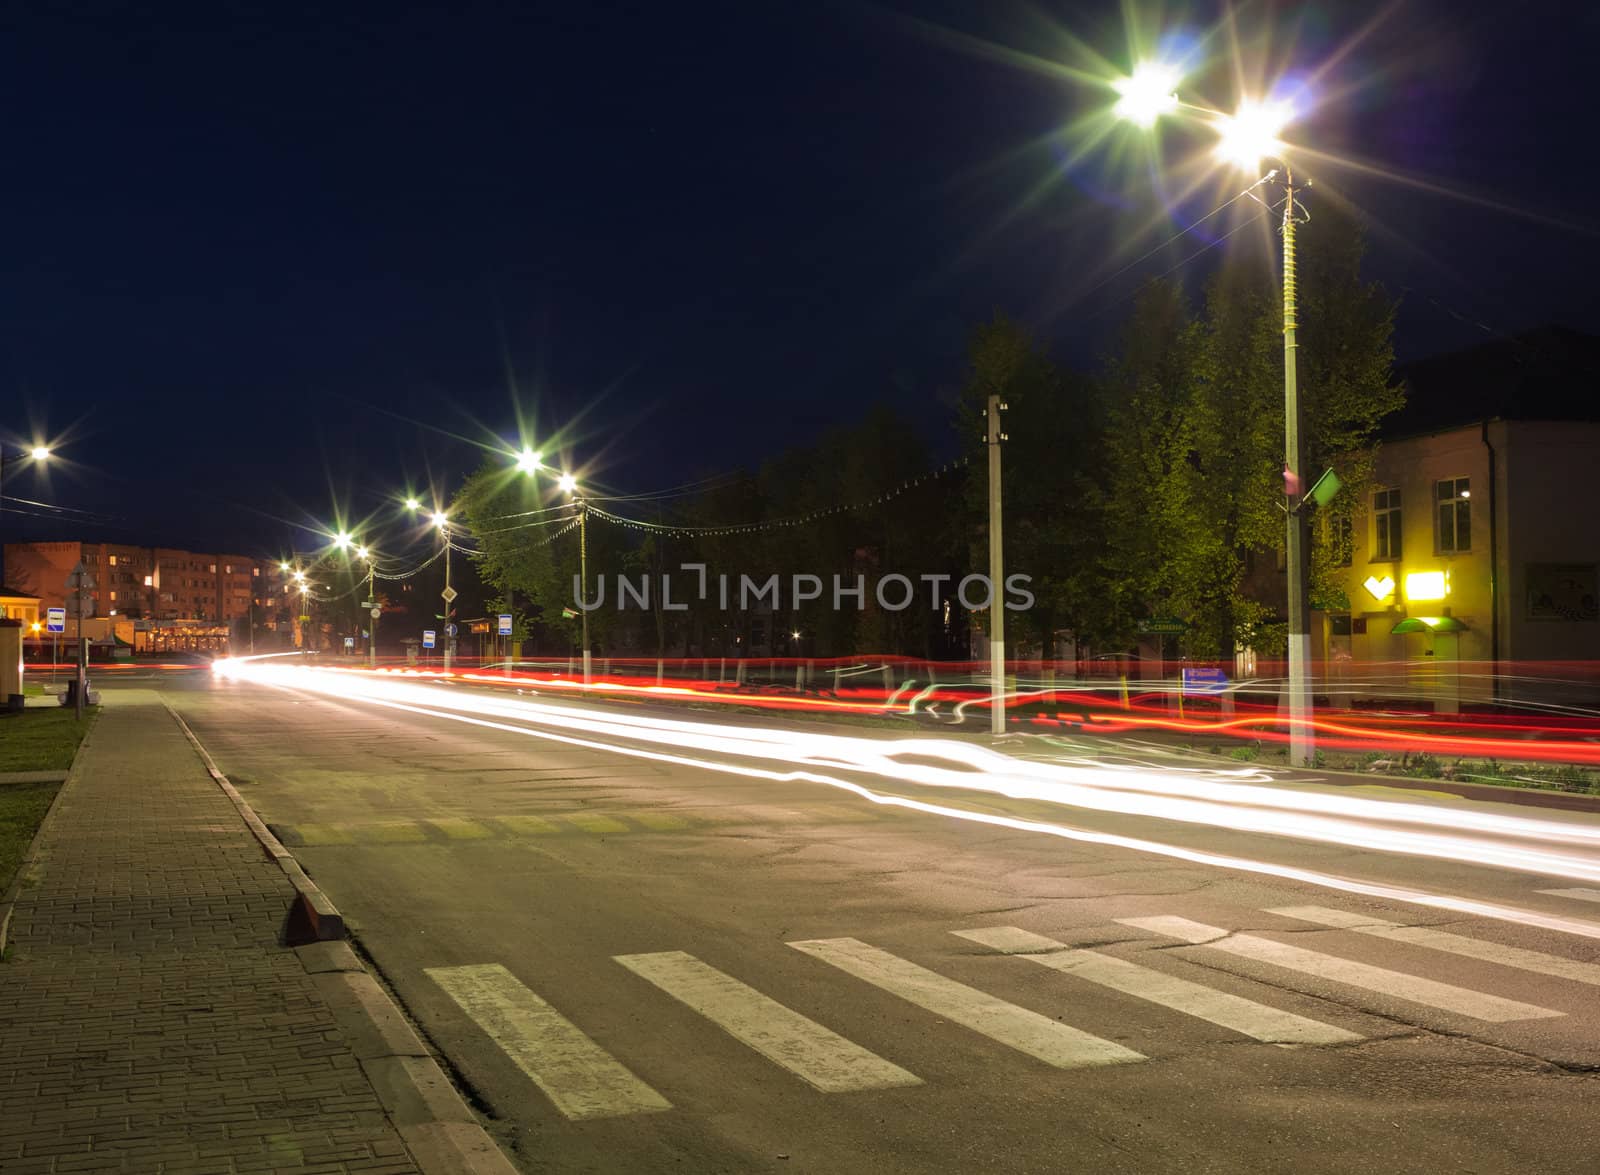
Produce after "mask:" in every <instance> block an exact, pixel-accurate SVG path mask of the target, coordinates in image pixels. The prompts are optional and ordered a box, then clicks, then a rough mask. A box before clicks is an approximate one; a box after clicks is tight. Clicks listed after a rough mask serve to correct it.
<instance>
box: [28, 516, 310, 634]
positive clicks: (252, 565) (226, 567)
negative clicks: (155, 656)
mask: <svg viewBox="0 0 1600 1175" xmlns="http://www.w3.org/2000/svg"><path fill="white" fill-rule="evenodd" d="M80 563H81V564H82V565H83V566H84V567H85V568H86V569H87V570H88V572H89V575H90V577H91V579H92V581H93V585H94V586H93V587H92V588H89V589H86V590H85V592H84V596H85V609H84V613H85V623H84V628H83V634H84V635H85V636H88V637H91V638H96V637H97V636H99V635H100V634H104V635H105V636H106V637H109V635H110V634H111V633H112V632H114V633H115V635H116V638H117V639H118V640H120V641H122V642H123V643H125V644H128V645H132V646H133V647H134V648H135V649H136V650H138V651H152V652H155V651H168V650H180V649H207V650H222V649H226V648H227V646H228V634H229V632H230V629H231V628H232V627H233V626H234V624H235V623H236V622H243V623H244V624H249V623H250V622H251V619H252V608H259V609H266V608H267V607H268V605H267V604H266V603H265V601H266V600H268V599H270V598H272V597H274V596H276V597H278V598H281V596H282V585H281V582H279V581H280V580H281V576H280V575H279V573H278V570H277V564H275V563H265V562H263V561H261V560H257V559H252V558H249V557H247V556H244V555H228V554H214V555H213V554H202V553H199V552H195V551H181V550H176V549H173V548H169V547H137V546H130V545H127V544H123V543H84V542H50V543H45V542H32V543H7V544H6V547H5V566H6V568H7V575H8V576H9V577H10V579H11V581H12V583H13V585H14V586H15V587H16V588H17V589H19V590H21V591H24V592H26V593H28V594H29V595H31V596H36V597H38V604H37V609H38V610H40V611H42V610H43V609H45V608H49V607H65V606H67V596H68V595H69V594H75V593H69V591H68V588H67V577H68V575H70V574H71V572H72V570H73V569H74V568H75V567H77V566H78V565H79V564H80ZM269 569H270V570H269ZM260 615H261V613H259V612H258V613H256V616H257V617H259V616H260ZM91 618H92V619H91ZM96 620H98V621H101V622H103V623H98V624H96V623H93V621H96ZM76 631H77V624H76V621H75V620H69V621H68V635H69V636H73V635H76Z"/></svg>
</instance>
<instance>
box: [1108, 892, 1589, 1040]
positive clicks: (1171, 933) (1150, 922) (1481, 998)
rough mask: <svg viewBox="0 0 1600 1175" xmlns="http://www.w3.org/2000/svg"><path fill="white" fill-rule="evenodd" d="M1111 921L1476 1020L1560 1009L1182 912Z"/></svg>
mask: <svg viewBox="0 0 1600 1175" xmlns="http://www.w3.org/2000/svg"><path fill="white" fill-rule="evenodd" d="M1117 921H1118V922H1120V923H1122V925H1124V926H1133V927H1136V928H1138V929H1140V930H1148V931H1150V932H1151V933H1153V934H1164V935H1167V936H1168V937H1170V938H1178V939H1182V940H1183V941H1184V942H1192V943H1196V944H1199V945H1204V946H1208V947H1211V948H1212V949H1213V950H1218V951H1227V952H1228V953H1229V954H1232V955H1238V956H1239V957H1240V958H1245V959H1254V960H1255V961H1256V962H1258V963H1270V964H1272V965H1273V966H1275V967H1282V968H1284V969H1285V970H1289V971H1299V972H1301V973H1303V974H1305V975H1315V976H1317V977H1319V978H1322V979H1331V980H1333V981H1334V982H1335V983H1345V984H1349V985H1350V986H1351V987H1364V988H1366V989H1367V990H1368V991H1375V992H1378V993H1380V994H1382V995H1386V996H1392V997H1394V998H1396V999H1402V1000H1408V1001H1410V1002H1411V1003H1414V1004H1423V1005H1425V1006H1427V1007H1431V1008H1438V1009H1440V1010H1442V1011H1446V1012H1454V1013H1456V1014H1457V1015H1460V1016H1471V1017H1472V1018H1473V1019H1476V1020H1491V1021H1494V1022H1496V1023H1500V1022H1504V1021H1506V1020H1537V1019H1542V1018H1544V1017H1548V1016H1560V1015H1563V1013H1561V1012H1552V1011H1551V1010H1550V1009H1549V1008H1540V1007H1535V1006H1534V1005H1533V1004H1523V1003H1518V1002H1517V1001H1516V1000H1508V999H1502V998H1501V997H1500V996H1495V995H1486V994H1485V993H1483V992H1481V991H1469V990H1468V989H1467V988H1464V987H1456V986H1454V985H1453V984H1449V983H1440V982H1438V981H1437V980H1434V979H1422V978H1419V977H1417V976H1415V975H1406V974H1404V973H1403V972H1400V971H1390V970H1388V969H1386V968H1384V967H1374V966H1372V965H1371V964H1368V963H1357V962H1355V961H1354V960H1353V959H1341V958H1338V957H1337V956H1335V955H1324V954H1322V953H1321V952H1320V951H1308V950H1306V949H1305V948H1304V947H1296V946H1289V945H1287V944H1285V943H1281V942H1274V941H1273V940H1272V939H1270V938H1257V937H1256V936H1255V935H1253V934H1233V933H1230V932H1229V931H1226V930H1223V929H1222V928H1221V927H1219V926H1207V925H1205V924H1204V923H1201V922H1191V921H1190V920H1189V919H1187V918H1173V917H1162V918H1118V919H1117Z"/></svg>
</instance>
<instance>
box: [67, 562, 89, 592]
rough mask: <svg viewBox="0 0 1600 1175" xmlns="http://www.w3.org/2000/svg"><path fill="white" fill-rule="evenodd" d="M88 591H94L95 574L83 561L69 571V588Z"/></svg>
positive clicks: (70, 589)
mask: <svg viewBox="0 0 1600 1175" xmlns="http://www.w3.org/2000/svg"><path fill="white" fill-rule="evenodd" d="M80 588H81V589H82V590H83V591H86V592H92V591H94V574H93V573H92V572H91V571H90V570H89V569H88V568H87V567H85V566H84V565H83V564H82V563H81V562H80V563H79V564H78V565H77V566H76V567H74V568H73V569H72V570H71V571H69V572H67V590H69V591H74V592H75V591H78V590H79V589H80Z"/></svg>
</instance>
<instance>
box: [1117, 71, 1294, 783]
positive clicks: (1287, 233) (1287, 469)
mask: <svg viewBox="0 0 1600 1175" xmlns="http://www.w3.org/2000/svg"><path fill="white" fill-rule="evenodd" d="M1177 81H1178V71H1177V70H1176V69H1175V68H1173V67H1171V66H1167V65H1163V64H1160V63H1157V62H1144V63H1141V64H1140V65H1138V66H1137V67H1135V69H1134V71H1133V73H1132V74H1131V75H1130V76H1129V77H1127V78H1125V79H1123V80H1122V81H1121V82H1119V83H1118V84H1117V86H1116V89H1117V92H1118V94H1119V95H1120V97H1119V99H1118V101H1117V104H1116V107H1115V113H1116V114H1117V115H1118V116H1119V117H1121V118H1124V119H1127V120H1129V121H1131V122H1135V123H1137V124H1139V125H1141V126H1145V127H1150V126H1154V125H1155V123H1156V122H1157V120H1158V119H1160V118H1161V117H1163V116H1164V115H1168V114H1173V113H1176V112H1177V111H1178V110H1179V108H1180V106H1181V107H1183V108H1185V109H1187V110H1191V111H1194V112H1196V113H1198V114H1199V115H1200V116H1201V117H1203V118H1204V119H1205V121H1206V122H1207V123H1208V124H1209V125H1210V126H1211V127H1212V129H1213V130H1214V131H1215V132H1216V133H1217V136H1218V141H1217V154H1218V155H1219V156H1220V157H1221V158H1223V159H1225V160H1227V161H1228V162H1230V163H1233V164H1235V165H1236V166H1238V167H1240V168H1241V169H1243V170H1245V171H1247V172H1250V173H1253V174H1255V175H1257V176H1260V175H1261V161H1262V160H1263V159H1275V160H1277V161H1278V162H1279V163H1281V164H1282V169H1281V178H1282V183H1283V189H1284V200H1283V218H1282V222H1281V231H1282V235H1283V418H1284V419H1283V432H1284V457H1283V471H1284V489H1285V491H1286V492H1288V493H1292V494H1298V493H1301V492H1302V486H1303V484H1304V483H1303V481H1302V475H1303V472H1304V470H1303V465H1304V436H1303V429H1302V420H1301V412H1300V386H1299V378H1298V377H1299V373H1298V369H1297V350H1298V347H1299V344H1298V341H1297V337H1296V335H1297V328H1298V326H1299V317H1298V309H1299V307H1298V287H1297V272H1296V258H1295V229H1296V227H1297V226H1298V225H1299V212H1298V210H1297V208H1296V204H1295V196H1296V192H1297V190H1298V189H1297V188H1296V185H1295V176H1294V169H1293V168H1292V167H1291V166H1290V164H1289V162H1288V159H1287V151H1288V149H1287V147H1286V146H1285V144H1284V143H1283V142H1282V141H1281V140H1280V138H1279V135H1280V134H1281V133H1282V131H1283V128H1284V127H1285V126H1286V125H1287V124H1288V123H1289V121H1290V119H1291V117H1292V115H1293V112H1292V111H1291V110H1290V108H1289V107H1288V106H1287V105H1286V104H1284V103H1280V102H1266V101H1254V100H1248V99H1247V100H1245V101H1242V102H1241V103H1240V104H1239V108H1238V109H1237V110H1236V111H1235V112H1234V113H1233V114H1231V115H1228V114H1223V113H1221V112H1219V111H1215V110H1207V109H1205V108H1203V107H1198V106H1193V105H1190V104H1189V103H1180V102H1179V99H1178V95H1177V94H1176V93H1175V92H1174V86H1175V85H1176V83H1177ZM1279 176H1280V172H1279V170H1278V169H1274V170H1272V171H1269V172H1267V174H1266V175H1265V176H1263V177H1262V178H1261V179H1260V180H1258V181H1257V182H1258V183H1268V182H1271V181H1273V180H1274V179H1277V178H1279ZM1309 186H1310V184H1309V182H1307V181H1302V182H1301V184H1300V188H1301V189H1303V188H1305V187H1309ZM1302 504H1303V500H1302V501H1290V502H1288V510H1287V516H1288V517H1287V522H1286V527H1287V532H1288V533H1287V536H1286V543H1285V546H1286V550H1285V557H1286V562H1287V576H1288V583H1287V595H1288V600H1287V604H1288V614H1289V615H1288V622H1289V624H1288V628H1289V632H1288V638H1289V639H1288V654H1289V762H1290V764H1291V765H1293V766H1296V767H1310V766H1311V765H1312V762H1313V760H1314V757H1315V744H1314V737H1313V734H1312V729H1311V716H1312V705H1311V673H1310V663H1311V626H1310V609H1309V608H1308V607H1307V592H1308V587H1309V584H1308V580H1309V576H1310V553H1311V543H1310V534H1309V533H1308V528H1307V519H1306V515H1305V512H1304V510H1302V509H1301V508H1300V507H1301V505H1302Z"/></svg>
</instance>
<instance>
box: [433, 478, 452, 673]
mask: <svg viewBox="0 0 1600 1175" xmlns="http://www.w3.org/2000/svg"><path fill="white" fill-rule="evenodd" d="M433 525H434V526H436V527H438V528H439V537H440V538H442V539H443V540H444V591H442V592H440V593H439V597H440V599H442V600H444V671H445V672H446V673H449V672H450V652H451V646H452V645H454V644H455V638H454V637H452V636H451V635H450V629H451V626H452V625H453V623H454V622H453V621H452V620H451V619H450V614H451V612H452V611H454V609H453V607H452V605H453V604H454V603H455V601H456V590H455V588H453V587H451V586H450V517H449V515H447V514H446V513H445V512H444V511H443V510H435V511H434V512H433Z"/></svg>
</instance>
